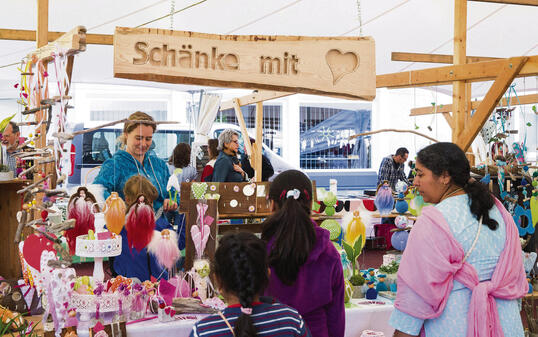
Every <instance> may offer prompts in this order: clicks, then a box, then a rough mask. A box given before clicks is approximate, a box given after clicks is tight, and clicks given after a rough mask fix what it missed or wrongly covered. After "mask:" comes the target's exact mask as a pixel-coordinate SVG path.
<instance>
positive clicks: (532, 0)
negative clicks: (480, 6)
mask: <svg viewBox="0 0 538 337" xmlns="http://www.w3.org/2000/svg"><path fill="white" fill-rule="evenodd" d="M469 1H475V2H494V3H498V4H508V5H525V6H538V0H469Z"/></svg>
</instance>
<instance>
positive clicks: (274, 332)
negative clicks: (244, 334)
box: [190, 302, 311, 337]
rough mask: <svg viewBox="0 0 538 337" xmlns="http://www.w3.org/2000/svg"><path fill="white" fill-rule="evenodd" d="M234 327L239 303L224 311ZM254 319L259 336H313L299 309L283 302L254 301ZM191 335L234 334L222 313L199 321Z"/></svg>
mask: <svg viewBox="0 0 538 337" xmlns="http://www.w3.org/2000/svg"><path fill="white" fill-rule="evenodd" d="M222 313H223V314H224V317H226V319H227V320H228V322H229V323H230V325H231V326H232V328H233V327H234V325H235V321H236V320H237V318H238V317H239V316H240V315H241V308H240V307H239V305H235V306H230V307H228V308H226V309H224V311H223V312H222ZM251 317H252V320H253V321H254V326H255V327H256V330H257V331H258V336H268V337H270V336H282V337H284V336H286V337H288V336H289V337H291V336H293V337H295V336H300V337H311V335H310V331H309V330H308V328H307V327H306V324H305V322H304V320H303V318H302V317H301V315H299V313H298V312H297V310H295V309H293V308H290V307H288V306H287V305H285V304H281V303H260V302H257V303H254V306H253V308H252V315H251ZM190 336H191V337H207V336H233V334H232V331H230V328H229V327H228V325H226V322H224V320H223V319H222V317H221V316H220V315H211V316H208V317H206V318H204V319H202V320H200V321H198V322H197V323H196V324H195V325H194V326H193V328H192V332H191V334H190Z"/></svg>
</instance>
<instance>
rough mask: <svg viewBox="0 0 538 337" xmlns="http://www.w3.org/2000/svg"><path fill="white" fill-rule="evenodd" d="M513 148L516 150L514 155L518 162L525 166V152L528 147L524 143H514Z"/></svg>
mask: <svg viewBox="0 0 538 337" xmlns="http://www.w3.org/2000/svg"><path fill="white" fill-rule="evenodd" d="M512 148H513V149H514V154H515V157H516V159H517V161H518V162H519V163H520V164H523V163H524V162H525V152H527V147H526V146H525V144H524V143H521V144H519V143H513V144H512Z"/></svg>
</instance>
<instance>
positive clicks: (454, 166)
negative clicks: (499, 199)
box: [417, 143, 499, 230]
mask: <svg viewBox="0 0 538 337" xmlns="http://www.w3.org/2000/svg"><path fill="white" fill-rule="evenodd" d="M417 161H418V162H420V164H422V165H424V166H425V167H426V168H427V169H428V170H431V171H432V173H433V174H434V175H436V176H441V175H442V174H443V173H444V172H447V173H448V175H449V176H450V177H451V178H452V182H453V183H454V184H455V185H456V186H459V187H461V188H463V190H464V191H465V193H467V195H468V196H469V201H470V205H469V206H470V208H471V213H473V214H474V216H475V217H476V219H480V217H483V218H482V223H483V224H484V225H487V226H488V227H489V228H490V229H491V230H495V229H497V227H498V225H499V224H498V223H497V221H495V220H494V219H492V218H490V217H489V210H490V209H491V208H492V207H493V205H494V204H495V201H494V199H493V195H492V194H491V193H490V192H489V190H488V188H487V186H486V185H484V184H483V183H481V182H479V181H476V180H474V179H471V173H470V172H471V166H470V165H469V161H468V160H467V158H466V157H465V153H464V152H463V151H462V150H461V149H460V148H459V147H458V146H457V145H456V144H453V143H435V144H432V145H429V146H427V147H425V148H424V149H422V150H420V151H419V152H418V154H417Z"/></svg>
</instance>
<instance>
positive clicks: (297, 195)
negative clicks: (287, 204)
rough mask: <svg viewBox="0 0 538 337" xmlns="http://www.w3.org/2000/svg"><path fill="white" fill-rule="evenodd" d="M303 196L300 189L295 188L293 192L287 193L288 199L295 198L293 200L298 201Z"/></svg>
mask: <svg viewBox="0 0 538 337" xmlns="http://www.w3.org/2000/svg"><path fill="white" fill-rule="evenodd" d="M300 196H301V191H299V190H298V189H296V188H294V189H293V190H289V191H288V192H287V193H286V198H291V197H293V199H295V200H297V199H299V197H300Z"/></svg>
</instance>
